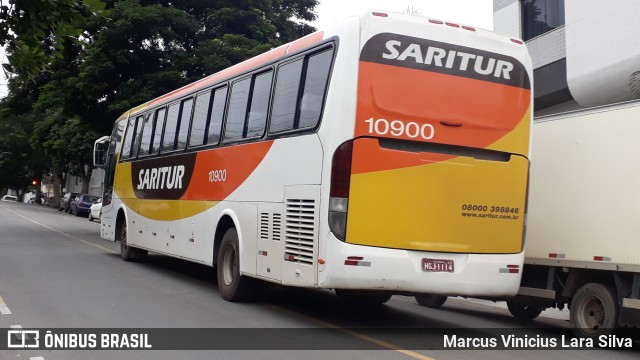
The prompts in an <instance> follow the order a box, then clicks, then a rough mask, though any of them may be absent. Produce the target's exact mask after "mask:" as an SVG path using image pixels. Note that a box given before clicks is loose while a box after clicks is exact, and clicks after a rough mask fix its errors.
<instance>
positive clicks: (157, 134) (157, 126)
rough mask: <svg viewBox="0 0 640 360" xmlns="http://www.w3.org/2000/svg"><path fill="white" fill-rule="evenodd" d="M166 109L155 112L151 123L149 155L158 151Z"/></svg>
mask: <svg viewBox="0 0 640 360" xmlns="http://www.w3.org/2000/svg"><path fill="white" fill-rule="evenodd" d="M166 112H167V109H166V108H164V107H163V108H160V109H158V110H156V113H155V119H154V121H153V143H152V144H151V154H157V153H158V151H159V150H160V138H161V137H162V128H164V115H165V114H166Z"/></svg>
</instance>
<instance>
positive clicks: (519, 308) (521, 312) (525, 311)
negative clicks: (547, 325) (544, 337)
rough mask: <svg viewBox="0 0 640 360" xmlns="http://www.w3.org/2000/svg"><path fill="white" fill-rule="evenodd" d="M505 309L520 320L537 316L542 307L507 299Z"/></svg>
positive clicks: (528, 319) (527, 319)
mask: <svg viewBox="0 0 640 360" xmlns="http://www.w3.org/2000/svg"><path fill="white" fill-rule="evenodd" d="M507 309H509V312H510V313H511V315H513V317H514V318H516V319H518V320H522V321H530V320H533V319H535V318H537V317H538V315H540V313H541V312H542V310H543V309H542V308H541V307H538V306H533V305H525V304H521V303H516V302H513V301H507Z"/></svg>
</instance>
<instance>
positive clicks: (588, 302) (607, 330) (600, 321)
mask: <svg viewBox="0 0 640 360" xmlns="http://www.w3.org/2000/svg"><path fill="white" fill-rule="evenodd" d="M619 314H620V306H619V305H618V302H617V301H616V296H615V292H614V290H613V289H612V288H611V287H609V286H606V285H603V284H598V283H588V284H585V285H582V287H581V288H580V289H578V291H577V292H576V294H575V295H574V296H573V299H572V300H571V311H570V313H569V319H570V321H571V328H572V329H573V332H574V334H576V335H577V336H581V337H590V338H595V337H598V336H600V335H609V334H611V332H612V330H613V329H614V328H615V327H616V326H617V325H618V316H619Z"/></svg>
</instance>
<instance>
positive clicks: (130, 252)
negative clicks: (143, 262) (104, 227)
mask: <svg viewBox="0 0 640 360" xmlns="http://www.w3.org/2000/svg"><path fill="white" fill-rule="evenodd" d="M147 253H148V252H147V250H142V249H136V248H134V247H131V246H129V245H127V223H126V222H125V223H123V224H122V226H121V227H120V257H121V258H122V260H124V261H135V260H139V259H141V258H143V257H145V256H146V255H147Z"/></svg>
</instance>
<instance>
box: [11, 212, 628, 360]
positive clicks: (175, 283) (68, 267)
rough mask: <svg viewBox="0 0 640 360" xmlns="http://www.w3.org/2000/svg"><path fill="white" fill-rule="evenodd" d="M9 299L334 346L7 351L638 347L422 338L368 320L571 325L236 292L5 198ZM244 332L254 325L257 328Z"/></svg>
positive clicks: (60, 354)
mask: <svg viewBox="0 0 640 360" xmlns="http://www.w3.org/2000/svg"><path fill="white" fill-rule="evenodd" d="M0 310H2V311H0V328H9V327H11V326H14V327H15V326H21V327H23V328H116V329H122V328H185V329H187V328H220V329H221V330H218V331H219V332H218V334H220V331H222V332H225V330H224V329H245V328H253V329H267V332H268V333H269V334H267V339H268V338H269V337H268V336H272V339H273V337H278V340H281V338H282V337H284V338H290V341H291V342H292V343H295V342H297V341H298V340H297V339H298V338H297V337H296V336H299V335H300V334H304V331H306V330H307V329H319V330H321V331H322V333H321V334H320V335H318V334H315V333H314V335H315V336H316V337H315V338H313V340H312V341H313V342H314V343H316V341H317V344H320V345H319V347H320V348H323V347H324V346H325V345H323V344H326V348H327V349H330V350H300V349H298V350H293V348H295V347H296V346H295V344H292V349H284V350H263V349H259V350H215V351H213V350H211V351H193V350H189V351H186V350H180V351H178V350H173V351H159V350H145V351H140V350H137V351H132V350H128V351H124V350H118V351H114V350H108V351H105V350H102V351H96V350H88V351H87V350H82V351H81V350H5V351H0V359H2V360H4V359H32V360H40V359H47V360H50V359H89V358H90V359H175V358H180V359H204V358H207V359H284V360H287V359H291V360H293V359H302V358H314V359H343V358H349V359H351V360H358V359H513V358H514V357H517V358H519V359H576V358H579V359H602V358H607V359H638V358H639V355H640V352H638V351H614V350H598V351H576V350H554V351H551V350H521V351H504V350H502V351H497V350H482V351H461V350H430V349H429V348H428V347H427V348H425V347H421V346H416V343H415V342H412V341H413V340H411V339H410V338H411V336H405V335H404V333H403V332H401V331H398V332H395V333H394V331H373V330H371V329H370V328H377V329H389V328H392V329H397V328H447V329H449V328H450V329H460V331H462V329H471V331H473V332H474V333H475V334H478V336H480V337H482V336H489V335H490V334H492V333H491V331H492V330H487V329H513V331H514V332H516V333H525V334H528V336H532V337H535V336H536V334H543V335H544V334H561V333H567V329H568V323H567V321H566V320H562V316H560V317H558V316H554V315H553V314H552V315H550V316H551V317H548V316H542V317H539V318H538V319H536V320H535V321H533V322H531V323H529V324H523V323H521V322H519V321H517V320H515V319H513V318H512V317H511V316H510V315H509V313H508V312H507V310H506V309H504V308H502V307H496V306H487V305H486V304H483V303H479V302H477V301H468V300H464V299H449V300H448V301H447V303H446V304H445V305H444V306H443V307H442V308H441V309H438V310H434V309H427V308H424V307H421V306H419V305H417V303H416V302H415V301H414V299H413V298H411V297H403V296H395V297H393V298H392V299H391V301H389V302H388V303H387V304H386V305H384V306H382V307H377V308H353V307H348V306H345V305H344V304H343V303H340V302H339V301H338V300H337V299H336V297H335V296H334V295H333V293H332V292H330V291H326V290H309V289H281V288H275V289H271V288H264V289H262V288H261V290H260V294H259V296H258V298H257V300H256V301H254V302H250V303H242V304H237V303H229V302H226V301H224V300H222V299H221V298H220V296H219V294H218V290H217V287H216V282H215V273H214V270H213V269H212V268H208V267H205V266H201V265H196V264H191V263H187V262H184V261H181V260H177V259H172V258H169V257H165V256H160V255H154V254H150V256H149V257H147V259H146V260H145V261H143V262H139V263H127V262H123V261H122V260H121V259H120V256H119V244H118V243H112V242H108V241H105V240H102V239H100V237H99V224H98V223H97V222H89V221H87V219H86V218H78V217H74V216H71V215H67V214H64V213H61V212H58V211H56V210H54V209H52V208H49V207H44V206H39V205H33V204H15V203H6V202H2V203H0ZM525 327H534V328H536V329H538V330H530V329H524V328H525ZM269 329H272V330H269ZM229 331H231V330H229ZM261 331H263V332H264V330H261ZM241 334H243V335H245V336H246V337H251V336H255V333H254V332H251V331H247V332H246V333H242V332H241ZM267 341H268V340H267ZM284 343H285V344H286V341H285V342H284ZM298 345H299V343H298ZM636 346H637V344H636ZM266 347H267V348H268V346H266ZM302 347H303V348H304V346H302ZM240 349H244V348H242V347H240ZM335 349H341V350H335ZM343 349H354V350H343Z"/></svg>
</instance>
